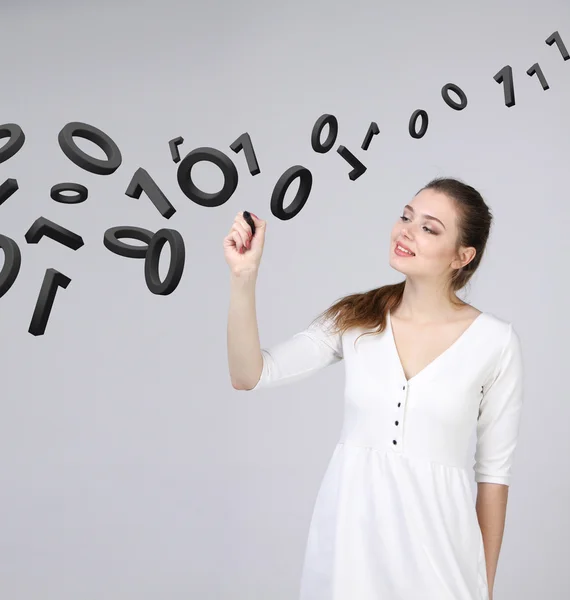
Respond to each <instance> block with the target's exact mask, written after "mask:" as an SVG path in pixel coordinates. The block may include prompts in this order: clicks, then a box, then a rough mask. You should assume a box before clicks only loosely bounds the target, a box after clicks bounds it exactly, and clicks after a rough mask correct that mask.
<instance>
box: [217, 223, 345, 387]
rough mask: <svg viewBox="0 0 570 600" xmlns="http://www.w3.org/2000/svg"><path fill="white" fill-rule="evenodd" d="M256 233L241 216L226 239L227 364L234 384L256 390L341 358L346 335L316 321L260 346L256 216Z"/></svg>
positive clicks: (261, 233) (260, 240)
mask: <svg viewBox="0 0 570 600" xmlns="http://www.w3.org/2000/svg"><path fill="white" fill-rule="evenodd" d="M252 217H253V218H254V223H255V227H256V231H255V235H253V236H252V235H251V234H252V232H251V228H250V226H249V225H248V224H247V222H246V221H245V219H244V218H243V213H239V214H238V215H237V216H236V218H235V220H234V223H233V225H232V228H231V229H230V232H229V234H228V235H227V236H226V238H225V239H224V254H225V257H226V261H227V263H228V265H229V266H230V270H231V279H230V307H229V314H228V333H227V335H228V341H227V343H228V364H229V370H230V378H231V382H232V386H233V387H234V388H235V389H237V390H248V391H249V390H257V389H260V388H263V387H270V386H271V387H274V386H277V385H283V384H286V383H291V382H293V381H297V380H299V379H304V378H305V377H308V376H309V375H311V374H312V373H314V372H315V371H318V370H320V369H323V368H324V367H326V366H328V365H331V364H334V363H335V362H338V361H339V360H342V359H343V347H342V335H341V334H340V333H335V332H333V331H332V330H331V329H330V327H329V325H330V324H332V323H328V322H326V321H325V320H323V319H318V320H317V322H313V323H312V324H311V325H309V326H308V327H306V328H305V329H304V330H303V331H300V332H298V333H296V334H295V335H293V336H291V337H290V338H288V339H285V340H283V341H281V342H278V343H275V344H273V345H272V346H271V347H269V348H260V341H259V332H258V328H257V315H256V306H255V286H256V283H257V274H258V270H259V264H260V261H261V255H262V253H263V245H264V241H265V221H262V220H261V219H259V218H258V217H256V216H255V215H252Z"/></svg>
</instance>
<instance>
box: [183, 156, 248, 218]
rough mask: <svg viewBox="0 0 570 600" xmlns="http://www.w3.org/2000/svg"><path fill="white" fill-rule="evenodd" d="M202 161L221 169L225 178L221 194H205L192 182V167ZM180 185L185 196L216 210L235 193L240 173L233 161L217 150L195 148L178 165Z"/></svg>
mask: <svg viewBox="0 0 570 600" xmlns="http://www.w3.org/2000/svg"><path fill="white" fill-rule="evenodd" d="M201 161H206V162H210V163H212V164H214V165H216V166H217V167H219V169H220V171H221V172H222V175H223V176H224V185H223V187H222V189H221V190H220V191H219V192H215V193H213V194H209V193H207V192H203V191H202V190H201V189H199V188H198V187H196V186H195V185H194V182H193V181H192V167H193V166H194V165H195V164H196V163H198V162H201ZM177 179H178V185H179V186H180V189H181V190H182V191H183V192H184V194H185V195H186V196H187V197H188V198H190V200H192V201H193V202H195V203H196V204H199V205H200V206H205V207H207V208H214V207H216V206H221V205H222V204H225V203H226V202H227V201H228V200H229V199H230V198H231V197H232V194H233V193H234V192H235V190H236V188H237V184H238V179H239V177H238V172H237V169H236V166H235V165H234V163H233V162H232V159H231V158H230V157H229V156H227V155H226V154H224V153H223V152H220V151H219V150H216V148H209V147H202V148H195V149H194V150H192V151H191V152H189V153H188V154H187V155H186V156H185V157H184V158H183V159H182V162H181V163H180V164H179V165H178V171H177Z"/></svg>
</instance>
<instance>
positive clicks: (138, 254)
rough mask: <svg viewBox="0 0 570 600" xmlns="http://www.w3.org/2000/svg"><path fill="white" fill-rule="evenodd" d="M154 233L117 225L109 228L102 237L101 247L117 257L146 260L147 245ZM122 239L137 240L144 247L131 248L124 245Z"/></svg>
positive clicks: (139, 228) (140, 228) (131, 226)
mask: <svg viewBox="0 0 570 600" xmlns="http://www.w3.org/2000/svg"><path fill="white" fill-rule="evenodd" d="M153 236H154V233H153V232H152V231H150V230H148V229H144V228H143V227H135V226H133V225H117V226H116V227H110V228H109V229H107V231H105V233H104V235H103V245H104V246H105V248H107V250H110V251H111V252H112V253H113V254H117V255H118V256H126V257H127V258H146V253H147V250H148V245H149V244H150V241H151V240H152V237H153ZM123 238H127V239H133V240H139V241H140V242H144V244H145V245H144V246H140V245H139V246H133V245H132V244H125V242H121V241H120V240H121V239H123Z"/></svg>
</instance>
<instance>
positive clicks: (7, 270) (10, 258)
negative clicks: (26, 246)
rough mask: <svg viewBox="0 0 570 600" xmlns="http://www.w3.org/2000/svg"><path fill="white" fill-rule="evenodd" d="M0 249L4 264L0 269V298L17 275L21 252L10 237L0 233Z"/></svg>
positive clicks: (20, 262)
mask: <svg viewBox="0 0 570 600" xmlns="http://www.w3.org/2000/svg"><path fill="white" fill-rule="evenodd" d="M0 249H2V250H3V251H4V265H3V266H2V270H1V271H0V298H2V296H3V295H4V294H5V293H6V292H7V291H8V290H9V289H10V288H11V287H12V285H13V284H14V281H16V278H17V277H18V273H19V272H20V265H21V264H22V254H21V252H20V247H19V246H18V244H17V243H16V242H15V241H14V240H13V239H12V238H9V237H8V236H6V235H2V234H0Z"/></svg>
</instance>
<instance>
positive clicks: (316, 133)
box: [311, 114, 338, 154]
mask: <svg viewBox="0 0 570 600" xmlns="http://www.w3.org/2000/svg"><path fill="white" fill-rule="evenodd" d="M325 125H328V126H329V134H328V136H327V139H326V140H325V141H324V142H321V133H322V131H323V129H324V127H325ZM337 136H338V121H337V118H336V117H335V116H334V115H328V114H324V115H321V116H320V117H319V118H318V119H317V120H316V122H315V124H314V125H313V130H312V131H311V147H312V148H313V150H314V151H315V152H318V153H319V154H326V153H327V152H328V151H329V150H330V149H331V148H332V147H333V146H334V143H335V142H336V138H337Z"/></svg>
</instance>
